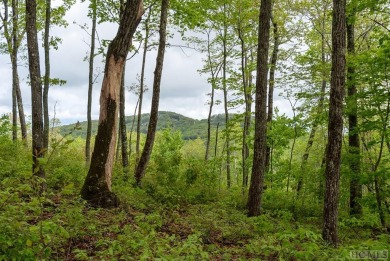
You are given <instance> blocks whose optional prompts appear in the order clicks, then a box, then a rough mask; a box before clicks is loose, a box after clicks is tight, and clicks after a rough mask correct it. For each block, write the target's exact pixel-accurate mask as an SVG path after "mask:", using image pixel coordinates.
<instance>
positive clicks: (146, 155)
mask: <svg viewBox="0 0 390 261" xmlns="http://www.w3.org/2000/svg"><path fill="white" fill-rule="evenodd" d="M168 6H169V0H162V5H161V19H160V31H159V34H160V41H159V45H158V52H157V60H156V68H155V71H154V81H153V96H152V108H151V110H150V119H149V126H148V133H147V135H146V141H145V146H144V149H143V151H142V154H141V158H140V160H139V162H138V165H137V169H136V172H135V180H136V184H137V186H140V185H141V180H142V178H143V177H144V175H145V171H146V167H147V165H148V163H149V159H150V155H151V154H152V149H153V144H154V138H155V135H156V128H157V121H158V106H159V101H160V84H161V75H162V70H163V64H164V54H165V46H166V36H167V20H168Z"/></svg>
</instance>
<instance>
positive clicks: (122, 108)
mask: <svg viewBox="0 0 390 261" xmlns="http://www.w3.org/2000/svg"><path fill="white" fill-rule="evenodd" d="M125 66H126V64H125V65H124V67H123V73H122V82H121V89H120V98H119V100H120V102H119V129H120V132H121V145H122V146H121V149H122V151H121V152H122V153H121V154H122V167H123V170H124V172H125V173H127V172H128V169H127V167H128V166H129V155H128V153H127V147H128V146H127V130H126V115H125Z"/></svg>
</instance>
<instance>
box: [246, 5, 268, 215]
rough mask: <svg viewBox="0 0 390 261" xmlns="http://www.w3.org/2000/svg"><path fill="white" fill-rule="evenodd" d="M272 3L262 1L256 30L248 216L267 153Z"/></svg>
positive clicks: (256, 208) (256, 210)
mask: <svg viewBox="0 0 390 261" xmlns="http://www.w3.org/2000/svg"><path fill="white" fill-rule="evenodd" d="M271 2H272V1H271V0H261V6H260V15H259V31H258V51H257V77H256V106H255V140H254V151H253V166H252V178H251V184H250V187H249V197H248V203H247V208H248V216H250V217H251V216H258V215H260V213H261V212H260V209H261V199H262V194H263V185H264V174H265V156H266V150H267V73H268V49H269V31H270V20H271V12H272V7H271Z"/></svg>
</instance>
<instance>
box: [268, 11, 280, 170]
mask: <svg viewBox="0 0 390 261" xmlns="http://www.w3.org/2000/svg"><path fill="white" fill-rule="evenodd" d="M272 25H273V28H274V49H273V50H272V56H271V63H270V69H269V89H268V106H267V107H268V113H267V125H268V128H269V130H271V129H272V118H273V115H274V89H275V71H276V62H277V60H278V52H279V44H280V43H279V32H278V24H277V23H276V21H275V19H273V17H272ZM270 159H271V146H270V145H267V154H266V157H265V168H266V170H268V168H269V165H270Z"/></svg>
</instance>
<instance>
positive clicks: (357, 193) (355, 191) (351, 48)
mask: <svg viewBox="0 0 390 261" xmlns="http://www.w3.org/2000/svg"><path fill="white" fill-rule="evenodd" d="M351 12H352V13H351V14H350V15H349V16H348V18H347V49H348V54H349V56H353V55H354V54H355V25H354V24H355V21H354V20H355V13H354V12H355V11H354V10H352V11H351ZM347 79H348V84H347V88H348V99H347V106H348V145H349V154H350V161H349V168H350V170H351V179H350V184H349V190H350V192H349V195H350V196H349V213H350V215H361V214H362V206H361V204H360V200H361V199H362V185H361V184H360V182H359V176H360V169H361V168H360V141H359V133H358V116H357V89H356V84H355V67H354V66H353V64H352V63H351V62H348V67H347Z"/></svg>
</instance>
